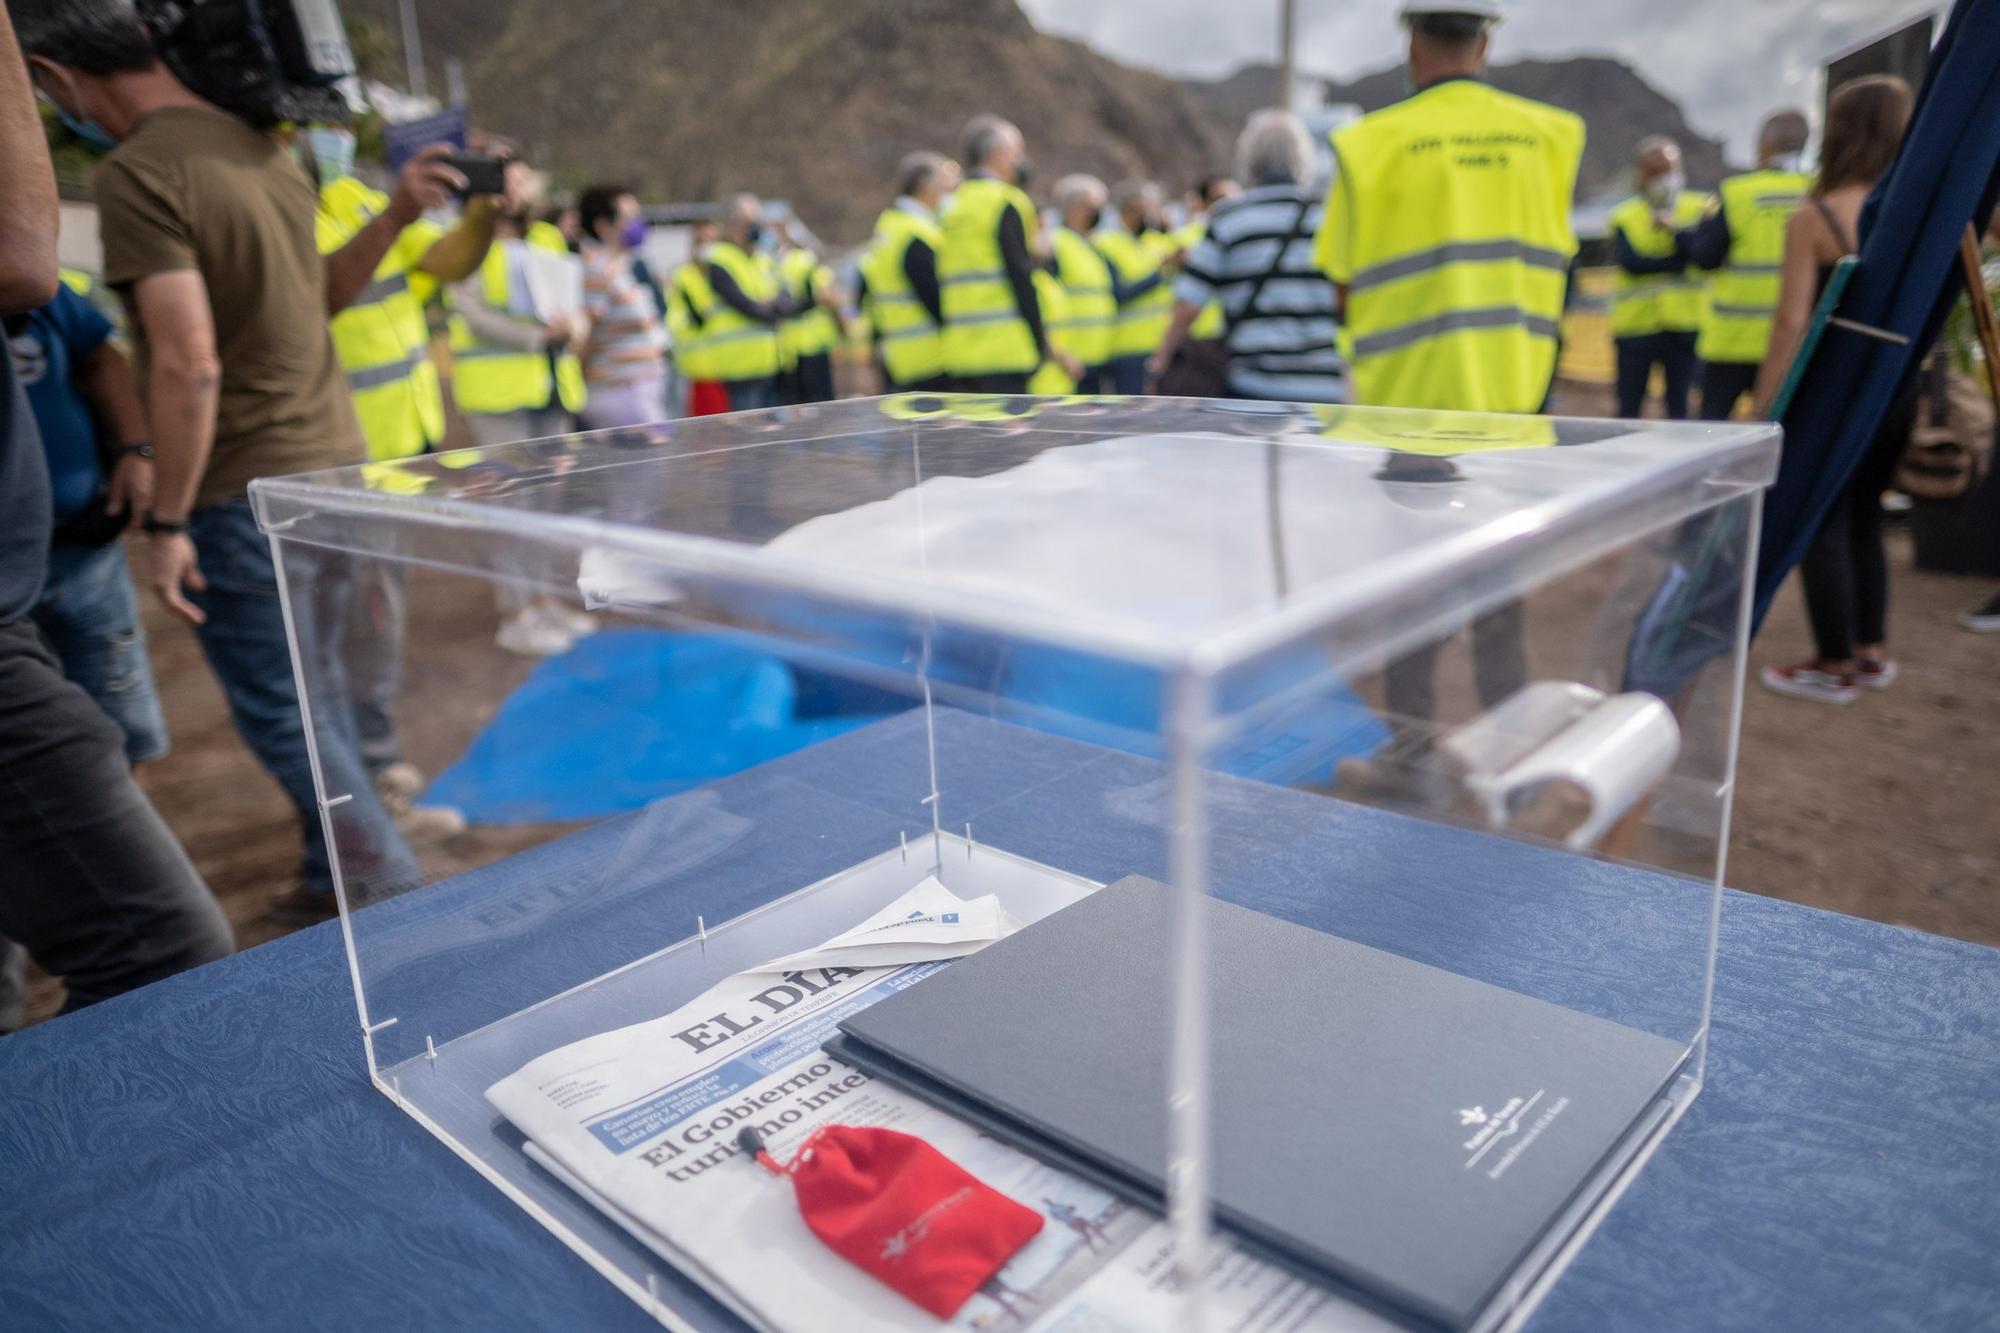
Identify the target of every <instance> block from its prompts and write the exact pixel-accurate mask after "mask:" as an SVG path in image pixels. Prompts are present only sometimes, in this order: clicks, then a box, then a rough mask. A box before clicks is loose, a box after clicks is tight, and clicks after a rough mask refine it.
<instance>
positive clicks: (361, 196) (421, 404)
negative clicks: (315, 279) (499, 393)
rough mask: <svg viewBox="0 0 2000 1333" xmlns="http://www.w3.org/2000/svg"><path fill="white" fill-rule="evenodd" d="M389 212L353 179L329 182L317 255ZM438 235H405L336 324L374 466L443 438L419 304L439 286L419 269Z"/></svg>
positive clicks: (431, 229) (424, 229) (419, 228)
mask: <svg viewBox="0 0 2000 1333" xmlns="http://www.w3.org/2000/svg"><path fill="white" fill-rule="evenodd" d="M388 207H389V196H388V195H386V194H383V193H382V192H381V191H380V190H375V189H371V188H369V187H368V186H367V185H364V184H362V183H361V182H360V181H358V180H356V179H355V178H354V177H352V176H342V177H341V178H340V179H338V180H334V181H329V182H328V183H327V184H326V185H325V186H324V187H323V188H322V189H321V190H320V192H319V215H318V217H317V218H316V219H315V221H314V226H313V233H314V240H315V241H316V242H317V244H318V246H319V251H320V253H321V254H332V253H333V252H334V251H336V250H338V249H340V248H341V247H342V246H344V245H346V244H347V243H348V242H349V241H351V240H353V239H354V237H355V236H356V235H357V234H358V233H359V232H360V231H361V229H362V228H363V227H366V226H367V225H368V224H369V223H370V222H372V221H374V220H375V218H376V217H378V216H379V215H380V214H381V213H382V212H383V210H385V209H387V208H388ZM440 235H442V232H441V231H440V230H439V228H438V227H437V226H435V225H434V224H432V223H429V222H421V221H419V222H415V223H412V224H411V225H410V226H408V227H405V228H404V229H403V231H402V233H401V234H400V235H398V236H397V237H396V240H395V242H394V243H393V244H391V245H390V247H389V251H388V253H387V254H385V255H383V256H382V262H381V263H379V264H377V265H376V266H375V272H374V273H373V274H372V275H371V276H370V277H369V280H368V285H367V286H365V287H363V288H362V289H361V292H360V294H359V295H357V296H356V297H355V298H354V300H353V301H352V302H350V303H349V304H348V306H347V308H346V309H345V310H342V311H341V312H340V313H339V314H337V315H335V316H334V317H333V322H332V331H333V350H334V353H335V354H336V355H337V356H338V357H339V358H340V368H341V370H342V371H343V372H344V373H345V374H346V376H347V390H348V392H349V393H350V394H351V395H352V396H353V398H354V415H355V416H357V417H359V418H360V419H361V434H362V436H363V437H364V438H365V439H366V440H367V441H368V456H369V457H370V458H371V459H374V460H376V461H377V462H381V461H385V460H388V459H396V458H409V457H412V456H413V455H416V454H420V453H422V452H423V451H424V450H425V449H427V448H429V447H430V446H432V445H434V444H436V443H437V442H438V441H440V440H442V439H443V438H444V393H443V391H442V390H441V389H440V388H439V386H438V371H437V364H436V363H435V362H433V361H432V360H431V357H430V327H429V326H428V325H427V324H426V323H425V322H424V302H425V301H426V300H428V299H429V297H430V295H431V294H432V293H433V292H435V291H436V290H437V284H436V281H435V280H434V279H432V278H431V277H430V276H429V275H427V274H425V273H424V272H423V271H422V270H421V269H419V268H418V267H417V265H418V264H419V263H421V262H422V261H423V257H424V255H425V254H426V253H427V252H428V251H429V250H430V248H431V245H432V244H433V243H434V242H436V240H437V238H438V237H439V236H440Z"/></svg>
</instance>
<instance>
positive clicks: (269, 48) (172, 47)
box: [137, 0, 354, 129]
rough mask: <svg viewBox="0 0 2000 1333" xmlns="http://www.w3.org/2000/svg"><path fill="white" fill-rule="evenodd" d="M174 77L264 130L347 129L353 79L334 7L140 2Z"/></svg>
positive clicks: (320, 1) (319, 1) (265, 0)
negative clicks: (343, 90)
mask: <svg viewBox="0 0 2000 1333" xmlns="http://www.w3.org/2000/svg"><path fill="white" fill-rule="evenodd" d="M137 6H138V10H139V15H140V17H141V19H143V20H144V22H145V24H146V29H147V31H148V32H149V33H150V34H151V35H152V39H153V45H154V48H155V49H156V50H158V51H159V53H160V58H161V59H162V60H164V61H166V63H167V66H168V67H169V68H170V69H172V70H173V72H174V74H175V76H176V77H178V78H179V79H180V81H181V82H182V83H185V84H186V85H187V86H188V87H189V88H190V89H192V90H193V91H194V92H196V93H197V94H199V95H200V96H202V97H205V98H207V99H208V100H209V101H211V102H213V103H215V104H216V105H217V106H219V107H221V108H223V109H224V110H225V111H229V112H231V113H233V114H235V115H237V116H240V117H242V118H243V119H244V120H247V121H249V122H250V123H251V124H253V125H256V126H257V127H259V128H260V129H268V128H270V127H271V126H273V125H277V124H281V123H283V122H286V121H291V122H294V123H299V124H304V123H306V122H309V121H312V122H321V123H324V122H336V123H337V122H344V121H346V120H348V119H349V118H350V116H351V114H352V113H351V111H350V109H349V107H348V105H347V99H346V98H344V97H342V96H341V94H340V90H339V89H338V88H337V87H336V86H335V85H337V84H338V83H339V82H340V81H341V80H343V79H347V78H351V77H352V76H353V74H354V54H353V52H352V51H350V50H349V49H348V46H347V31H346V29H345V28H344V27H343V26H342V25H341V21H340V7H339V5H338V4H337V3H336V0H137Z"/></svg>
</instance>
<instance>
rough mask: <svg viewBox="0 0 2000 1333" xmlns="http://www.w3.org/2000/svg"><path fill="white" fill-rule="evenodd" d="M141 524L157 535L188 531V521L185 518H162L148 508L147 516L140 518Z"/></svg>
mask: <svg viewBox="0 0 2000 1333" xmlns="http://www.w3.org/2000/svg"><path fill="white" fill-rule="evenodd" d="M139 526H140V527H142V528H144V529H145V530H146V531H147V532H149V533H152V534H153V535H155V536H157V535H159V534H161V533H174V532H186V531H187V530H188V521H187V520H186V519H184V518H161V517H160V516H159V515H158V514H155V513H154V512H153V511H152V510H150V509H148V510H147V511H146V516H145V517H144V518H142V519H140V520H139Z"/></svg>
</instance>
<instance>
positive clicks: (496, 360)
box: [450, 242, 585, 414]
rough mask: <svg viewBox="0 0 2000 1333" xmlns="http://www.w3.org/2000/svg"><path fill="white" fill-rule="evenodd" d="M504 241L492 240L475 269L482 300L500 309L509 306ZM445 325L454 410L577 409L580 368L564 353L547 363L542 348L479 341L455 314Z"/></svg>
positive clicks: (580, 399)
mask: <svg viewBox="0 0 2000 1333" xmlns="http://www.w3.org/2000/svg"><path fill="white" fill-rule="evenodd" d="M507 245H508V243H504V242H503V243H496V244H495V245H494V246H493V247H492V248H491V249H489V250H488V251H487V252H486V260H485V262H484V263H483V264H481V265H480V269H479V276H480V283H481V287H482V290H483V291H484V294H485V297H486V304H487V305H489V306H491V307H492V308H493V309H495V310H502V311H504V310H506V309H507V308H508V307H509V304H510V300H509V297H510V293H509V291H508V276H507V275H508V268H509V265H508V262H507ZM450 327H451V359H452V369H451V387H452V397H453V398H455V399H456V400H457V401H458V406H459V410H460V411H463V412H479V413H484V414H498V413H501V412H522V411H537V412H538V411H540V410H542V409H543V408H545V407H548V406H550V405H552V404H554V403H560V404H561V405H562V406H563V407H564V408H565V409H567V410H568V411H571V412H577V411H581V410H582V409H583V404H584V398H585V393H584V385H583V366H582V364H581V363H580V362H579V361H578V360H577V359H576V358H575V357H574V356H571V355H570V354H569V353H567V352H564V353H563V354H562V355H560V356H557V357H555V358H553V365H552V364H551V358H550V356H549V354H548V353H547V352H546V351H542V350H536V351H523V350H522V349H520V348H518V347H510V346H508V345H506V344H505V343H489V342H482V341H481V340H480V339H479V338H478V337H477V336H476V335H475V334H474V333H473V332H472V326H471V325H469V324H467V323H466V322H465V318H464V316H462V315H459V314H457V313H454V314H453V315H452V317H451V321H450Z"/></svg>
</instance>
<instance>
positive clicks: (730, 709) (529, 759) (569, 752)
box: [424, 630, 1388, 824]
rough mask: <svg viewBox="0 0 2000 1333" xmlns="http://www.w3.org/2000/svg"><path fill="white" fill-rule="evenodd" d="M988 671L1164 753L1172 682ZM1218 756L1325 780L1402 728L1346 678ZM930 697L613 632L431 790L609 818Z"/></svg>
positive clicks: (1015, 694)
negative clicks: (1162, 688)
mask: <svg viewBox="0 0 2000 1333" xmlns="http://www.w3.org/2000/svg"><path fill="white" fill-rule="evenodd" d="M973 674H975V675H976V676H977V677H978V678H979V679H980V680H982V681H983V682H985V684H984V693H985V696H986V698H985V704H986V706H987V707H990V708H991V709H992V710H993V711H994V712H995V713H996V715H999V716H1004V717H1006V718H1008V719H1010V720H1013V721H1016V722H1020V723H1023V724H1025V725H1027V726H1031V727H1034V728H1036V729H1038V730H1041V731H1047V732H1051V733H1053V734H1055V735H1059V736H1068V737H1071V738H1073V739H1076V740H1084V741H1090V742H1092V743H1094V744H1097V745H1102V746H1106V747H1109V748H1112V749H1118V750H1125V751H1128V752H1131V753H1136V754H1145V755H1150V756H1153V757H1158V756H1159V755H1160V754H1161V744H1160V740H1159V726H1160V719H1159V706H1158V695H1159V680H1158V677H1157V676H1156V675H1152V674H1150V673H1148V672H1146V671H1143V670H1140V669H1138V668H1126V667H1120V666H1118V665H1117V664H1115V663H1108V662H1105V661H1102V660H1099V659H1096V658H1089V657H1083V656H1079V655H1076V654H1071V653H1063V652H1058V651H1056V650H1053V649H1039V648H1019V647H1017V648H1012V649H1007V650H999V649H996V648H995V647H994V646H993V645H985V646H984V648H983V649H982V651H981V653H980V660H979V662H978V663H976V664H975V669H974V672H973ZM1307 694H1308V697H1306V698H1305V699H1304V700H1302V701H1301V702H1300V703H1299V704H1298V705H1296V706H1295V707H1293V708H1291V709H1289V710H1288V711H1287V712H1286V713H1285V714H1284V715H1283V716H1281V717H1277V718H1272V719H1268V720H1266V722H1265V723H1264V724H1263V725H1261V726H1259V727H1257V728H1255V729H1254V734H1252V735H1250V736H1248V737H1246V739H1245V741H1244V743H1243V744H1240V745H1238V746H1234V747H1230V748H1228V749H1227V750H1226V751H1225V752H1223V753H1219V754H1217V755H1215V756H1213V757H1212V762H1213V763H1214V764H1215V766H1216V767H1218V768H1221V769H1222V770H1224V771H1226V772H1229V773H1232V774H1235V775H1236V776H1238V777H1246V778H1253V779H1256V780H1258V781H1263V782H1272V783H1278V784H1281V785H1290V784H1295V783H1310V782H1325V781H1328V780H1330V779H1331V776H1332V773H1333V766H1334V765H1335V764H1336V763H1337V762H1339V760H1341V759H1342V758H1345V757H1346V756H1348V755H1360V754H1367V753H1369V752H1370V751H1372V750H1373V749H1375V747H1376V746H1378V745H1380V744H1381V743H1382V741H1383V740H1384V739H1385V738H1386V737H1387V735H1388V732H1387V730H1386V729H1385V728H1384V727H1383V726H1382V724H1381V722H1379V721H1378V720H1377V719H1376V718H1375V716H1374V715H1373V714H1372V713H1370V712H1369V711H1368V709H1367V708H1366V707H1364V706H1363V705H1362V704H1361V702H1360V701H1359V700H1358V699H1356V698H1355V697H1354V696H1353V695H1352V694H1350V693H1349V692H1348V691H1347V689H1346V688H1345V687H1344V686H1342V685H1340V684H1339V683H1338V682H1337V681H1329V682H1328V683H1326V684H1325V685H1323V686H1321V687H1320V688H1318V689H1316V690H1312V691H1308V692H1307ZM920 700H921V694H920V693H919V691H918V689H917V688H916V687H915V686H914V685H913V686H912V687H911V688H910V689H909V690H908V691H907V692H901V691H897V690H893V689H887V688H883V687H879V686H872V685H860V684H857V683H855V682H853V681H851V680H848V679H845V678H843V677H839V676H834V675H830V674H826V673H823V672H817V671H812V670H806V669H802V668H799V667H795V666H792V665H789V664H787V663H786V662H784V661H783V660H781V659H780V658H778V657H777V656H775V655H772V654H769V653H765V652H761V651H759V650H758V649H757V648H756V647H755V646H754V644H753V643H752V642H751V641H749V640H746V639H744V638H742V637H726V636H722V635H712V634H677V633H667V632H664V631H659V630H607V631H604V632H602V633H599V634H596V635H593V636H591V637H590V638H587V639H584V640H583V641H582V642H580V643H579V644H578V645H577V647H576V648H575V649H574V650H572V651H571V652H568V653H565V654H564V655H562V656H560V657H555V658H551V659H549V660H548V661H546V662H543V663H541V664H540V665H538V666H537V667H536V668H535V669H534V671H532V672H531V673H529V675H528V678H527V679H526V680H524V681H523V682H522V683H521V685H520V686H519V688H517V689H516V690H515V691H514V693H513V694H512V695H510V696H509V697H508V699H507V701H506V702H505V703H504V704H502V705H501V707H500V710H499V711H498V712H497V713H496V714H495V715H494V717H493V719H492V721H491V722H489V723H488V724H487V726H486V728H485V729H484V730H483V731H481V732H480V734H479V735H478V736H477V737H476V738H475V739H474V740H473V743H472V745H471V746H470V747H469V748H468V749H467V750H466V752H465V754H464V756H463V757H461V758H460V759H459V760H458V761H457V762H456V763H454V764H452V765H451V767H449V768H448V769H446V770H445V771H444V772H443V773H441V774H439V775H438V778H437V780H436V781H435V782H433V783H432V784H431V787H430V790H429V791H428V792H426V793H425V794H424V800H425V801H426V802H428V803H430V804H435V805H448V806H452V807H454V808H456V809H458V810H461V811H463V812H464V813H465V816H466V818H468V819H469V820H471V821H472V822H473V823H475V824H519V823H541V822H548V821H568V820H584V819H601V818H605V817H608V816H610V815H614V814H621V813H623V812H625V811H628V810H638V809H641V808H643V807H644V806H646V805H648V804H650V803H651V802H653V801H655V800H658V799H659V798H660V797H663V796H670V795H674V794H676V793H678V792H683V791H687V790H689V789H690V788H693V787H698V786H701V785H702V784H704V783H707V782H710V781H713V780H714V779H716V778H720V777H726V776H728V775H729V774H731V773H738V772H741V771H742V770H744V769H746V768H751V767H753V766H755V765H757V764H761V763H764V762H766V761H768V760H771V759H776V758H778V757H779V756H781V755H786V754H790V753H792V752H793V751H795V750H798V749H802V748H803V747H805V746H808V745H812V744H815V743H817V742H819V741H822V740H826V739H828V738H830V737H833V736H837V735H839V734H840V733H841V732H843V731H847V730H849V729H851V728H853V727H857V726H861V725H862V724H864V723H867V722H872V721H875V720H876V719H878V718H881V717H883V716H885V715H888V714H893V713H899V712H902V711H904V710H906V709H909V708H913V707H916V706H917V705H918V704H919V702H920Z"/></svg>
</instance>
